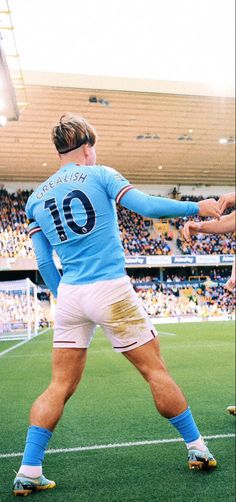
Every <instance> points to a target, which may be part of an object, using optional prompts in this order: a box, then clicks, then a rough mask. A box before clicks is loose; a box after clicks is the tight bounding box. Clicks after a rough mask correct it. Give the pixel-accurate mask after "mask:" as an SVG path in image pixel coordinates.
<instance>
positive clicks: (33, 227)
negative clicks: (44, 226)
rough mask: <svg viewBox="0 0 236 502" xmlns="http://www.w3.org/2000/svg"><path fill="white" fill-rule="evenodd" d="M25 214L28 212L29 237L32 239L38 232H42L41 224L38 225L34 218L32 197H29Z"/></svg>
mask: <svg viewBox="0 0 236 502" xmlns="http://www.w3.org/2000/svg"><path fill="white" fill-rule="evenodd" d="M25 212H26V216H27V219H28V233H29V237H32V235H34V234H36V233H37V232H40V231H41V228H40V226H39V224H38V223H37V221H36V220H35V219H34V218H33V215H32V210H31V204H30V197H29V199H28V201H27V204H26V206H25Z"/></svg>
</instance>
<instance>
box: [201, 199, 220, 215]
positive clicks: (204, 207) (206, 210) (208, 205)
mask: <svg viewBox="0 0 236 502" xmlns="http://www.w3.org/2000/svg"><path fill="white" fill-rule="evenodd" d="M198 205H199V213H198V215H199V216H211V217H213V218H217V219H218V220H219V219H220V216H221V211H220V206H219V203H218V202H217V201H216V200H215V199H205V200H201V201H200V202H199V203H198Z"/></svg>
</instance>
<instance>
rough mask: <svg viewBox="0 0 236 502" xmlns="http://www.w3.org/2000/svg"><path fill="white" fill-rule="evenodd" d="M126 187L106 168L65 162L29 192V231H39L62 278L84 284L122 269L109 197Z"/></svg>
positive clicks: (114, 198) (110, 276) (111, 276)
mask: <svg viewBox="0 0 236 502" xmlns="http://www.w3.org/2000/svg"><path fill="white" fill-rule="evenodd" d="M131 188H132V185H130V184H129V182H128V181H127V180H126V179H125V178H124V177H123V176H122V175H121V174H119V173H118V172H117V171H115V170H114V169H112V168H109V167H104V166H79V165H76V164H74V163H71V164H68V165H66V166H64V167H62V168H61V169H60V170H59V171H57V172H56V173H55V174H53V175H52V176H51V177H50V178H48V180H47V181H45V183H43V184H41V185H40V186H39V187H38V188H37V189H36V190H35V191H34V193H33V194H32V195H31V196H30V197H29V199H28V202H27V205H26V213H27V217H28V219H29V220H30V226H29V229H30V232H29V234H30V235H31V236H32V235H33V234H34V233H36V232H39V231H40V230H42V232H43V234H44V235H45V236H46V238H47V240H48V241H49V243H50V244H51V246H52V247H53V249H54V250H55V251H56V253H57V255H58V256H59V258H60V261H61V264H62V268H63V276H62V279H61V281H62V282H64V283H66V284H84V283H90V282H95V281H101V280H107V279H115V278H118V277H122V276H123V275H125V274H126V272H125V260H124V251H123V248H122V244H121V241H120V236H119V227H118V221H117V214H116V207H115V201H117V202H119V199H120V198H121V197H122V196H123V195H124V194H125V193H126V192H127V191H128V190H130V189H131Z"/></svg>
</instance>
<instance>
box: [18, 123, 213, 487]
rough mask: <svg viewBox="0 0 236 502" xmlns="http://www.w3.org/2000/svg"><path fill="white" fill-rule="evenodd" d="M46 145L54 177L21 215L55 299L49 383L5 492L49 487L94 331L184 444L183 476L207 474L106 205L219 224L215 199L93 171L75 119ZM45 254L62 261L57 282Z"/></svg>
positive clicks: (83, 127)
mask: <svg viewBox="0 0 236 502" xmlns="http://www.w3.org/2000/svg"><path fill="white" fill-rule="evenodd" d="M52 138H53V142H54V145H55V147H56V149H57V152H58V154H59V158H60V162H61V167H60V169H59V170H58V171H57V172H56V173H55V174H53V175H52V176H50V178H49V179H48V180H47V181H45V182H44V183H43V184H42V185H40V186H39V187H38V188H37V189H36V190H35V191H34V193H33V194H32V195H31V196H30V198H29V199H28V202H27V206H26V213H27V216H28V218H29V234H30V236H31V237H32V240H33V245H34V249H35V254H36V257H37V261H38V267H39V271H40V273H41V275H42V277H43V279H44V281H45V283H46V285H47V287H48V288H49V289H50V290H51V291H52V293H53V295H54V296H55V297H57V304H56V312H55V327H54V343H53V347H54V348H53V363H52V380H51V383H50V385H49V387H48V388H47V389H46V391H45V392H44V393H43V394H42V395H41V396H39V398H38V399H37V400H36V401H35V403H34V404H33V406H32V409H31V412H30V427H29V429H28V434H27V439H26V445H25V451H24V456H23V460H22V465H21V467H20V470H19V472H18V474H17V476H16V478H15V480H14V487H13V492H14V494H15V495H28V494H30V493H32V492H33V491H38V490H45V489H48V488H54V486H55V482H54V481H50V480H48V479H46V478H45V477H44V476H43V474H42V462H43V458H44V454H45V450H46V448H47V445H48V442H49V440H50V438H51V436H52V433H53V430H54V428H55V427H56V425H57V423H58V421H59V419H60V417H61V415H62V413H63V409H64V406H65V403H66V401H67V400H68V399H69V398H70V396H71V395H72V394H73V393H74V392H75V389H76V387H77V385H78V383H79V381H80V379H81V377H82V373H83V370H84V367H85V363H86V353H87V349H88V347H89V344H90V342H91V339H92V337H93V332H94V329H95V327H96V324H100V325H101V327H102V328H103V329H104V331H105V333H106V335H107V337H108V338H109V339H110V341H111V343H112V346H113V348H114V350H115V351H117V352H121V353H123V354H124V356H125V357H126V358H127V359H128V360H129V361H130V362H131V363H132V364H133V365H134V366H136V368H137V369H138V370H139V371H140V373H141V374H142V375H143V377H144V378H145V379H146V381H147V382H148V383H149V386H150V389H151V392H152V394H153V398H154V401H155V405H156V408H157V410H158V411H159V413H160V414H161V415H162V416H163V417H166V418H167V419H168V420H169V422H170V424H172V425H173V426H174V427H175V428H176V429H177V430H178V431H179V433H180V434H181V435H182V437H183V439H184V441H185V442H186V445H187V448H188V461H189V466H190V468H194V467H198V468H205V467H206V468H207V467H209V468H212V467H215V466H216V460H215V459H214V457H213V455H212V454H211V453H210V452H209V450H208V448H207V447H206V445H205V443H204V441H203V439H202V437H201V435H200V432H199V430H198V428H197V425H196V424H195V422H194V419H193V417H192V414H191V411H190V408H189V407H188V404H187V402H186V399H185V397H184V395H183V393H182V391H181V390H180V388H179V387H178V386H177V384H176V383H175V382H174V380H173V379H172V377H171V376H170V374H169V373H168V370H167V368H166V366H165V364H164V362H163V359H162V357H161V355H160V347H159V341H158V339H157V338H156V336H157V333H156V331H155V328H154V327H153V325H152V324H151V322H150V320H149V318H148V316H147V314H146V313H145V311H144V309H143V307H142V305H141V304H140V302H139V300H138V297H137V295H136V293H135V292H134V290H133V288H132V286H131V283H130V280H129V277H128V276H127V274H126V272H125V260H124V251H123V248H122V245H121V241H120V236H119V229H118V223H117V214H116V207H115V202H116V203H118V204H122V205H123V206H124V207H126V208H128V209H130V210H132V211H135V212H137V213H139V214H141V215H143V216H148V217H150V218H161V217H168V216H169V217H177V216H191V215H196V214H199V215H200V216H212V217H215V218H218V217H220V210H219V205H218V203H217V202H216V201H215V200H214V199H209V200H207V201H201V202H199V204H196V203H193V202H178V201H174V200H169V199H164V198H159V197H153V196H149V195H145V194H144V193H143V192H140V191H139V190H136V189H135V188H134V187H133V186H132V185H131V184H130V183H129V182H128V181H127V180H126V179H125V178H124V177H123V176H122V175H121V174H119V173H118V172H117V171H115V170H114V169H112V168H109V167H105V166H103V165H96V151H95V142H96V133H95V130H94V129H93V127H92V126H91V125H90V124H89V123H88V122H86V121H85V120H84V119H83V118H81V117H77V116H73V115H72V114H64V115H62V117H61V118H60V120H59V122H58V123H57V124H56V125H55V126H54V128H53V131H52ZM53 249H54V250H56V252H57V254H58V256H59V257H60V260H61V264H62V268H63V275H62V277H61V276H60V274H59V272H58V270H57V268H56V266H55V264H54V261H53V258H52V251H53Z"/></svg>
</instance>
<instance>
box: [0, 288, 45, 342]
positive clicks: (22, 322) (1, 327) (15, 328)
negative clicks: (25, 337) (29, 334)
mask: <svg viewBox="0 0 236 502" xmlns="http://www.w3.org/2000/svg"><path fill="white" fill-rule="evenodd" d="M36 306H37V320H38V323H39V326H45V325H46V326H48V321H47V319H46V316H45V312H44V309H43V308H42V305H41V304H40V302H39V301H37V304H35V301H34V297H33V296H30V309H29V306H28V299H27V296H26V294H24V293H19V292H17V291H12V290H10V291H1V290H0V337H1V335H4V334H5V333H7V334H14V333H16V332H22V331H23V332H24V331H26V330H27V326H28V321H29V311H30V314H31V319H30V321H31V325H34V322H35V318H36V312H35V308H36Z"/></svg>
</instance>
